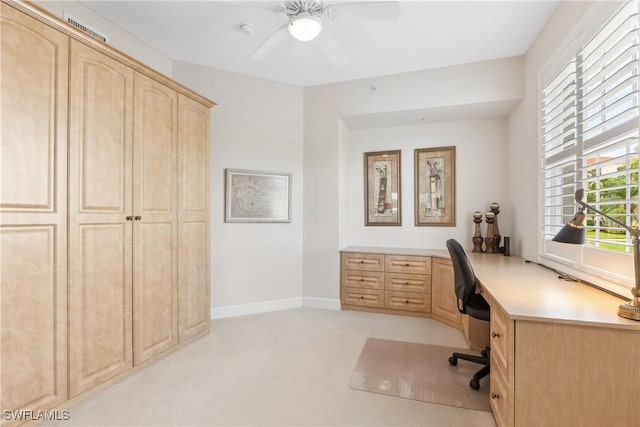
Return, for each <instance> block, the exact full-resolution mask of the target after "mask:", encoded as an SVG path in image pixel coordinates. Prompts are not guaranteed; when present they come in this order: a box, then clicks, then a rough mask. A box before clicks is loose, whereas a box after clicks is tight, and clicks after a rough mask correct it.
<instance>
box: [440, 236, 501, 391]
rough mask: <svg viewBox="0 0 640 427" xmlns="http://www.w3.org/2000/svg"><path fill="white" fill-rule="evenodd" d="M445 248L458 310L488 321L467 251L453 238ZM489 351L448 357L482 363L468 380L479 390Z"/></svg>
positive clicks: (486, 308)
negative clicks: (477, 354) (451, 271)
mask: <svg viewBox="0 0 640 427" xmlns="http://www.w3.org/2000/svg"><path fill="white" fill-rule="evenodd" d="M447 249H448V250H449V254H450V255H451V261H452V263H453V276H454V283H455V292H456V296H457V297H458V310H459V311H460V313H463V314H468V315H469V316H471V317H475V318H476V319H480V320H486V321H489V319H490V311H489V304H488V303H487V301H486V300H485V299H484V298H483V297H482V295H480V294H478V293H476V285H477V284H478V279H477V278H476V275H475V274H474V272H473V267H472V266H471V262H470V261H469V258H468V257H467V253H466V252H465V251H464V249H463V248H462V245H460V243H458V241H457V240H455V239H449V240H447ZM489 352H490V349H489V347H486V348H485V349H484V350H482V352H481V356H476V355H472V354H465V353H453V355H452V356H451V357H450V358H449V363H450V364H451V365H453V366H456V365H457V364H458V359H462V360H467V361H469V362H475V363H480V364H482V365H484V366H483V367H482V368H481V369H480V370H479V371H478V372H476V373H475V374H474V375H473V378H472V379H471V381H469V387H471V388H472V389H474V390H479V389H480V378H483V377H485V376H487V375H489V371H490V365H489V356H490V355H489Z"/></svg>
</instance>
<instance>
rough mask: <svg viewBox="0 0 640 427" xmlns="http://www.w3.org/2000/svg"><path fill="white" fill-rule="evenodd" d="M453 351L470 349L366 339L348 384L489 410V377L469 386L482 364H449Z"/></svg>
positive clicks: (465, 351) (384, 392) (371, 390)
mask: <svg viewBox="0 0 640 427" xmlns="http://www.w3.org/2000/svg"><path fill="white" fill-rule="evenodd" d="M454 351H457V352H460V353H469V352H470V351H469V350H467V349H460V348H454V347H443V346H438V345H429V344H416V343H410V342H402V341H391V340H383V339H378V338H369V339H367V342H366V343H365V345H364V348H363V349H362V353H361V354H360V359H359V360H358V363H357V365H356V367H355V369H354V371H353V375H352V376H351V381H350V382H349V386H350V387H351V388H354V389H356V390H362V391H369V392H373V393H381V394H387V395H390V396H397V397H403V398H406V399H413V400H420V401H423V402H431V403H438V404H442V405H449V406H457V407H459V408H467V409H476V410H480V411H491V407H490V404H489V379H488V378H487V377H485V379H482V380H480V390H473V389H472V388H471V387H469V380H470V379H471V377H472V376H473V374H474V373H475V372H476V371H477V370H478V369H480V368H481V367H482V366H481V365H479V364H477V363H471V362H467V361H464V360H458V365H457V366H451V365H449V361H448V359H449V356H451V353H453V352H454ZM471 354H474V353H473V352H471Z"/></svg>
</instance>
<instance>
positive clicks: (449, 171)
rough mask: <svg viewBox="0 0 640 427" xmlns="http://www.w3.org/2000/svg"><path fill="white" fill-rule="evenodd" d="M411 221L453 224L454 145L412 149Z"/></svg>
mask: <svg viewBox="0 0 640 427" xmlns="http://www.w3.org/2000/svg"><path fill="white" fill-rule="evenodd" d="M414 160H415V166H414V173H415V180H414V181H415V182H414V191H415V202H414V206H415V225H418V226H420V225H427V226H428V225H434V226H436V225H441V226H449V227H453V226H455V225H456V147H436V148H419V149H416V150H415V151H414Z"/></svg>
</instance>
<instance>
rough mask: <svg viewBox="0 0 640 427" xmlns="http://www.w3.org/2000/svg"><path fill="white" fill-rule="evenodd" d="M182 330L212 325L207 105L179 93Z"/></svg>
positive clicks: (197, 330) (195, 330) (194, 331)
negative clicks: (210, 323) (210, 321)
mask: <svg viewBox="0 0 640 427" xmlns="http://www.w3.org/2000/svg"><path fill="white" fill-rule="evenodd" d="M178 100H179V110H178V141H179V146H178V164H179V170H178V180H179V181H178V236H179V237H178V239H179V241H178V334H179V337H180V340H184V339H187V338H189V337H192V336H194V335H197V334H199V333H201V332H204V331H207V330H209V319H210V317H211V314H210V306H211V303H210V297H209V292H210V291H209V161H210V160H209V108H208V107H205V106H203V105H202V104H199V103H197V102H195V101H193V100H192V99H190V98H187V97H185V96H182V95H180V96H179V99H178Z"/></svg>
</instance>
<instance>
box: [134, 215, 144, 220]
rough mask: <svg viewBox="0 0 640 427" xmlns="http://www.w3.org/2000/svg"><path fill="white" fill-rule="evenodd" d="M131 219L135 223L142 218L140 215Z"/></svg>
mask: <svg viewBox="0 0 640 427" xmlns="http://www.w3.org/2000/svg"><path fill="white" fill-rule="evenodd" d="M133 219H135V220H136V221H140V220H141V219H142V217H141V216H140V215H138V216H136V217H134V218H133Z"/></svg>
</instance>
